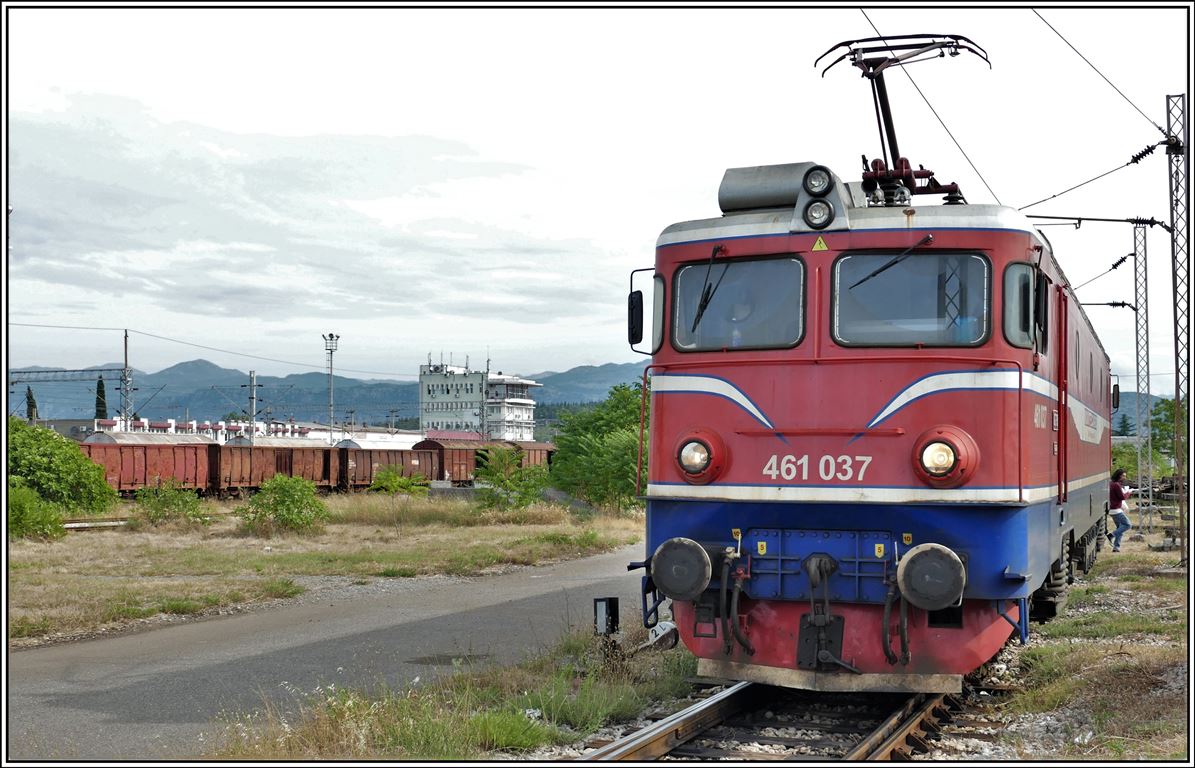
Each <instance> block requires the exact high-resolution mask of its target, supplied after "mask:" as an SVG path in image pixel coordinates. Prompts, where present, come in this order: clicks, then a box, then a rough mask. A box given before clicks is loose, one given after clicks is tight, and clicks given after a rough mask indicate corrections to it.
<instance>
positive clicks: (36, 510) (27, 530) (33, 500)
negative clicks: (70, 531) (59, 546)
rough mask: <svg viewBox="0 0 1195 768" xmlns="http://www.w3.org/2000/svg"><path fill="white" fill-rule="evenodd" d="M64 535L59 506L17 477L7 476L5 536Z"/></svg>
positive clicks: (41, 536)
mask: <svg viewBox="0 0 1195 768" xmlns="http://www.w3.org/2000/svg"><path fill="white" fill-rule="evenodd" d="M65 535H66V528H64V527H63V525H62V509H61V508H60V507H58V506H57V505H56V504H53V503H51V502H48V501H46V500H45V499H43V498H42V497H41V496H39V495H38V494H37V491H35V490H33V489H32V488H30V487H28V486H26V485H25V484H24V483H23V482H22V481H21V480H20V479H19V478H14V477H9V478H8V536H9V538H12V539H59V538H62V537H63V536H65Z"/></svg>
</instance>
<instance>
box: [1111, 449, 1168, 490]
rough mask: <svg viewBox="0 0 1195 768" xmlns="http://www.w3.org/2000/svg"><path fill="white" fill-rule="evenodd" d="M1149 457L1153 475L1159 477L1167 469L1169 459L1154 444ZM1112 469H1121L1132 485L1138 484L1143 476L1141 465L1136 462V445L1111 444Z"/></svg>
mask: <svg viewBox="0 0 1195 768" xmlns="http://www.w3.org/2000/svg"><path fill="white" fill-rule="evenodd" d="M1150 458H1151V464H1152V465H1153V474H1154V477H1159V476H1161V475H1164V474H1166V473H1167V472H1168V471H1169V469H1168V468H1169V467H1170V460H1169V459H1167V458H1166V457H1165V456H1163V455H1162V453H1161V452H1160V451H1159V450H1158V447H1157V446H1156V445H1155V446H1154V449H1153V452H1152V453H1151V454H1150ZM1112 469H1113V470H1117V469H1123V470H1124V471H1125V473H1126V474H1128V476H1129V478H1130V479H1131V480H1132V481H1133V483H1134V485H1139V484H1140V483H1141V482H1142V481H1143V478H1142V476H1141V467H1140V466H1139V465H1138V464H1137V446H1135V445H1132V444H1130V443H1122V444H1120V445H1114V446H1112Z"/></svg>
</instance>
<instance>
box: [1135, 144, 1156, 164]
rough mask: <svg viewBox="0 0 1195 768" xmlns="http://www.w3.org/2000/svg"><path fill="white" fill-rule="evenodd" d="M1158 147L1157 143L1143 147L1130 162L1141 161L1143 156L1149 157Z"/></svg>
mask: <svg viewBox="0 0 1195 768" xmlns="http://www.w3.org/2000/svg"><path fill="white" fill-rule="evenodd" d="M1157 148H1158V145H1157V144H1150V145H1149V146H1148V147H1146V148H1145V149H1143V150H1141V151H1140V152H1138V153H1137V154H1135V155H1133V159H1132V160H1130V161H1129V162H1130V163H1137V162H1140V161H1141V159H1142V158H1145V157H1149V156H1150V155H1152V154H1153V153H1154V150H1155V149H1157Z"/></svg>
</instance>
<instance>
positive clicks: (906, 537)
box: [900, 533, 913, 544]
mask: <svg viewBox="0 0 1195 768" xmlns="http://www.w3.org/2000/svg"><path fill="white" fill-rule="evenodd" d="M900 540H901V541H903V542H904V543H905V544H912V543H913V534H911V533H902V534H901V535H900Z"/></svg>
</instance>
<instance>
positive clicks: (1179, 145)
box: [1166, 94, 1191, 564]
mask: <svg viewBox="0 0 1195 768" xmlns="http://www.w3.org/2000/svg"><path fill="white" fill-rule="evenodd" d="M1186 115H1187V96H1186V94H1179V95H1177V96H1167V97H1166V133H1167V142H1166V156H1167V158H1169V161H1170V163H1169V166H1170V167H1169V171H1170V173H1169V177H1170V261H1171V265H1172V267H1173V271H1174V475H1175V478H1176V480H1177V488H1176V489H1175V490H1176V491H1177V496H1178V499H1177V501H1178V520H1179V527H1180V536H1181V538H1182V562H1183V563H1184V564H1185V563H1186V562H1187V554H1188V553H1187V539H1188V531H1187V520H1188V512H1189V511H1190V493H1191V491H1190V483H1189V481H1188V478H1187V472H1188V469H1189V468H1188V466H1187V413H1188V410H1189V405H1190V393H1189V392H1188V389H1187V388H1188V387H1189V386H1190V379H1189V378H1188V364H1189V363H1190V359H1191V358H1190V353H1191V350H1190V341H1189V339H1188V334H1189V333H1190V330H1191V324H1190V318H1191V285H1190V282H1189V265H1188V263H1187V258H1188V253H1189V251H1188V247H1187V246H1188V243H1187V227H1188V226H1189V224H1190V220H1189V218H1188V214H1189V211H1190V202H1191V201H1190V196H1191V190H1190V188H1189V187H1188V186H1187V180H1188V178H1189V174H1188V170H1189V169H1188V163H1189V161H1188V159H1187V118H1186Z"/></svg>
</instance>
